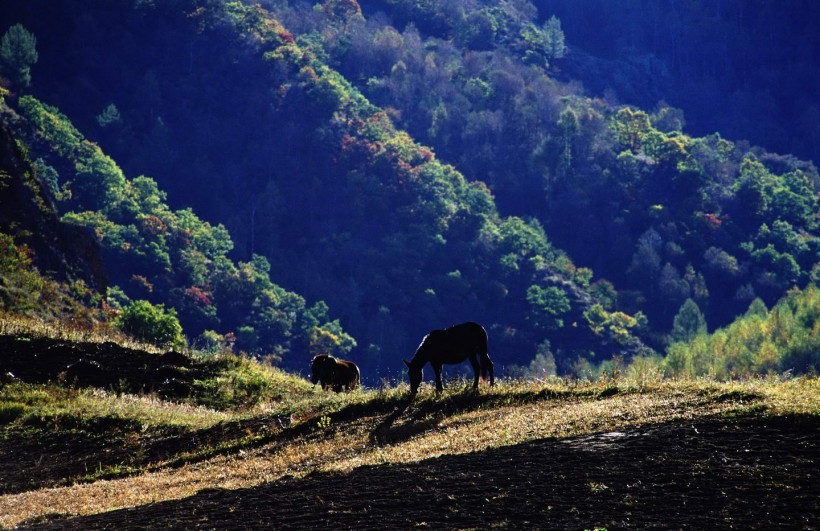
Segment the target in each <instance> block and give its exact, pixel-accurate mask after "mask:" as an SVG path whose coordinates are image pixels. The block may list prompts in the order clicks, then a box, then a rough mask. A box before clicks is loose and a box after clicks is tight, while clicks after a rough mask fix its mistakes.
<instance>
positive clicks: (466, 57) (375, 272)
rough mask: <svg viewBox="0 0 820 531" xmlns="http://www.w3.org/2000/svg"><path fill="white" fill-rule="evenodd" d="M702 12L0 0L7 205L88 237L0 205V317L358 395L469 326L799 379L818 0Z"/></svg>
mask: <svg viewBox="0 0 820 531" xmlns="http://www.w3.org/2000/svg"><path fill="white" fill-rule="evenodd" d="M697 5H699V4H697V3H684V2H672V1H669V2H641V1H638V2H592V1H590V2H560V1H556V2H538V3H537V5H534V4H531V3H529V2H527V1H524V0H519V1H509V2H490V1H483V0H476V1H473V2H453V1H434V2H416V1H412V0H382V1H377V0H374V1H365V0H363V1H361V2H358V3H357V2H356V0H325V1H324V2H321V3H317V4H311V3H307V2H287V1H284V0H283V1H269V2H264V7H262V6H259V5H254V3H251V2H247V3H244V2H237V1H234V2H229V1H219V0H173V1H162V2H159V1H157V2H154V1H151V0H138V1H134V2H131V1H129V2H125V1H122V2H110V1H103V0H67V1H61V2H59V3H56V4H55V3H53V2H46V1H45V0H28V1H23V0H11V1H7V2H5V3H4V9H3V11H2V13H0V32H3V33H4V35H3V40H2V43H0V76H2V77H0V86H2V87H3V88H2V91H3V92H2V99H3V103H2V109H1V110H2V113H0V118H1V119H2V127H3V129H2V131H3V135H4V146H5V147H4V150H5V154H4V158H3V168H2V172H3V173H2V174H0V175H2V176H3V180H2V181H0V184H2V183H7V185H6V186H5V187H4V188H2V189H0V194H5V195H3V196H0V199H6V198H8V197H10V196H9V194H10V193H11V192H10V190H12V188H14V187H11V186H9V185H8V183H17V184H15V186H16V187H17V188H16V189H21V190H22V189H26V187H27V189H29V190H32V191H31V194H30V195H31V196H32V198H29V200H28V201H29V202H31V203H32V204H37V205H39V206H38V208H39V211H40V212H41V215H42V216H44V219H45V218H47V219H48V220H49V221H48V224H49V226H54V227H59V229H57V228H55V229H53V231H52V232H54V233H55V234H57V233H59V234H62V235H63V236H61V237H59V238H57V239H58V240H60V239H61V240H65V239H68V238H72V237H71V236H68V234H71V233H72V231H73V233H76V234H79V235H80V236H75V237H74V238H75V239H76V240H78V241H84V242H87V244H86V245H84V246H82V254H80V249H79V248H74V249H72V248H71V246H69V245H64V247H66V248H65V249H62V250H60V252H57V251H55V247H54V246H53V245H52V246H47V245H44V244H43V243H42V242H39V241H38V240H37V235H36V231H33V230H32V229H31V227H30V226H26V224H25V223H22V220H23V219H31V216H32V214H31V212H30V211H29V212H22V211H21V212H20V213H18V214H16V218H13V217H12V216H8V218H9V219H6V216H4V217H3V218H2V219H0V221H2V226H0V231H2V233H3V234H2V237H3V240H2V241H0V243H2V244H3V246H2V248H0V253H2V256H0V267H2V268H3V269H2V271H3V284H4V285H3V288H4V289H3V290H2V291H0V294H3V297H2V298H0V303H1V304H2V308H3V309H4V310H7V311H19V312H23V313H30V314H36V313H37V312H45V310H44V305H43V304H40V303H38V301H44V300H54V301H62V302H60V303H59V307H60V308H64V311H65V312H69V313H71V314H72V315H77V314H79V313H81V310H79V309H78V308H77V307H75V306H74V304H75V303H74V302H72V303H69V302H66V301H67V300H73V301H80V302H81V303H82V304H83V305H84V307H85V308H86V310H83V312H85V313H83V316H84V317H83V320H84V321H89V322H91V321H93V322H98V321H99V322H105V321H110V322H112V323H114V324H115V326H118V327H120V328H121V329H122V330H124V331H126V332H128V333H131V334H132V335H137V336H139V335H142V339H145V340H149V341H154V342H159V343H163V344H170V345H177V346H181V345H183V344H185V343H188V344H191V345H195V346H198V347H200V348H204V349H208V348H214V349H218V348H232V349H234V350H236V351H237V352H245V353H248V354H251V355H254V356H257V357H266V358H268V359H270V360H271V361H272V362H274V363H277V364H281V365H283V366H284V367H287V368H291V369H294V370H300V369H301V370H304V369H305V368H306V366H307V363H308V361H309V359H310V357H311V356H313V355H315V354H317V353H325V352H326V353H332V354H338V355H342V356H346V357H350V358H351V359H355V360H356V361H357V362H359V363H360V365H361V366H362V368H363V375H364V377H365V378H366V380H367V381H369V382H378V380H379V378H388V379H395V378H400V377H401V376H400V374H401V373H400V371H401V367H402V364H401V359H402V357H409V356H410V355H412V352H413V350H414V349H415V347H416V345H417V344H418V342H419V341H420V339H421V337H422V336H423V335H424V334H425V333H427V332H428V331H429V330H431V329H434V328H441V327H444V326H449V325H451V324H455V323H457V322H460V321H466V320H474V321H478V322H481V323H483V324H484V325H485V326H486V327H487V329H488V332H489V334H490V340H491V355H493V357H494V359H495V360H496V363H497V366H499V368H500V369H501V370H502V371H507V373H508V374H533V373H543V372H546V373H548V374H555V373H556V372H558V373H561V374H577V373H579V372H580V371H583V370H586V369H588V368H589V367H590V366H594V365H598V364H600V363H601V362H603V361H605V360H610V361H609V362H608V363H613V361H612V360H613V359H614V360H615V361H616V362H620V361H619V360H624V359H627V360H628V359H632V358H635V357H637V358H638V359H651V358H652V357H653V356H654V353H658V354H666V353H667V352H668V357H667V359H666V360H665V367H666V370H668V371H669V372H672V373H682V372H689V373H692V374H695V373H709V374H725V375H726V376H731V375H733V374H740V373H743V372H744V371H746V372H749V371H755V370H759V371H762V372H765V371H767V370H777V371H785V370H790V369H794V370H797V371H802V370H806V369H808V368H810V367H812V366H814V367H816V366H817V363H818V360H817V359H816V354H814V357H812V356H813V354H812V353H813V352H814V353H816V352H817V349H816V348H815V346H817V343H818V339H817V338H818V326H819V325H818V321H820V319H818V313H820V309H818V305H820V301H818V297H817V293H816V288H815V287H814V284H816V283H818V281H820V236H818V223H820V219H819V218H818V212H820V204H819V203H818V202H819V201H820V196H819V195H818V190H820V177H818V172H817V169H816V167H815V165H814V163H813V162H812V161H811V160H812V159H813V160H817V142H818V131H817V127H818V126H817V124H818V123H820V122H818V120H816V119H813V118H812V116H815V115H817V113H818V105H820V104H819V103H818V101H817V98H816V95H817V94H820V87H818V81H817V76H818V74H817V71H816V70H817V69H816V68H812V66H813V64H812V63H813V61H815V59H814V58H815V57H817V56H818V54H817V53H814V52H813V51H812V50H814V51H818V50H817V47H818V42H817V41H818V39H817V37H816V36H814V34H813V33H812V32H810V31H801V29H800V28H803V27H804V26H803V24H809V22H810V21H812V20H815V19H816V17H817V14H816V13H815V11H816V8H813V6H812V5H811V3H810V2H794V3H793V5H792V4H791V3H790V5H792V9H778V6H779V5H780V4H779V3H777V2H761V3H760V5H759V6H758V5H757V4H755V8H754V9H753V8H752V6H748V7H744V6H746V5H747V4H746V3H744V2H742V1H740V0H738V1H729V0H726V1H721V2H715V3H713V4H709V6H708V8H707V7H704V6H701V8H698V7H697ZM767 14H768V15H767ZM766 24H768V25H766ZM764 25H766V30H767V31H766V32H765V33H763V32H762V31H761V29H762V28H763V26H764ZM761 34H762V35H765V37H766V46H765V47H763V48H762V49H757V48H754V50H755V51H754V53H750V54H749V55H748V56H746V55H742V54H740V52H739V50H749V49H753V47H750V45H749V41H750V39H754V38H755V37H756V36H758V35H761ZM716 35H719V37H716ZM798 37H800V38H799V39H798ZM806 39H808V40H806ZM693 43H700V44H701V45H702V46H700V47H697V46H694V45H693ZM772 79H774V80H776V81H777V83H769V81H771V80H772ZM706 81H708V82H706ZM815 89H817V90H815ZM764 96H765V97H764ZM749 141H751V143H750V142H749ZM753 144H759V145H762V146H763V147H756V145H753ZM770 150H771V151H770ZM784 153H794V155H790V154H784ZM803 159H806V160H803ZM8 161H14V163H13V164H11V163H10V162H8ZM14 179H18V180H19V182H17V181H15V180H14ZM6 200H7V201H9V200H8V199H6ZM32 208H33V207H32ZM44 223H45V222H44ZM55 238H56V237H55ZM49 249H50V251H49ZM72 251H73V254H72ZM55 262H60V263H65V264H70V266H71V267H68V266H66V267H65V268H64V269H65V271H64V272H63V273H59V272H58V273H48V272H49V271H52V272H54V271H56V270H58V269H59V267H56V266H55V265H54V264H55ZM92 265H93V266H92ZM101 269H104V270H105V273H104V274H103V273H101V272H100V270H101ZM92 272H93V273H92ZM103 277H104V280H103ZM53 282H57V283H62V284H60V285H61V286H62V287H51V288H48V289H46V286H53V284H51V283H53ZM46 292H47V293H48V297H47V296H46ZM58 292H59V293H63V292H64V295H61V296H59V297H58V296H56V295H55V293H58ZM787 293H788V297H787V298H786V299H784V300H783V301H781V299H782V298H783V297H784V296H787ZM49 297H50V299H49ZM45 306H49V305H45ZM49 307H50V308H52V309H50V310H48V311H49V312H51V313H52V314H54V313H59V310H57V309H53V308H57V307H58V305H57V302H55V304H54V305H51V306H49ZM69 307H70V308H69ZM769 308H771V310H769ZM789 316H790V317H789ZM736 320H737V321H736ZM146 323H149V324H150V325H146ZM732 323H734V324H732ZM718 327H728V328H726V329H725V330H722V331H720V332H719V333H717V334H714V335H706V332H709V331H714V330H715V329H717V328H718ZM773 328H776V329H779V330H781V331H783V330H790V332H789V334H791V335H789V336H788V337H792V336H794V337H800V338H802V339H800V341H797V342H794V341H792V342H790V341H788V340H786V339H784V338H785V337H786V336H785V335H784V333H781V334H780V335H777V334H772V333H771V331H772V329H773ZM752 330H754V331H756V332H754V334H752V332H750V331H752ZM720 334H723V335H722V336H721V335H720ZM750 334H751V335H753V336H754V337H757V338H758V339H756V340H755V341H757V343H754V345H756V346H752V347H749V345H752V343H749V342H747V343H744V345H746V346H745V347H744V348H746V347H748V348H747V350H748V352H747V353H745V354H743V356H741V357H742V359H743V360H745V361H742V362H741V361H737V360H738V359H740V358H739V357H738V356H739V354H738V355H735V354H737V353H738V352H740V351H739V350H738V349H737V348H735V349H734V350H732V351H731V352H732V353H734V354H732V353H730V352H729V350H730V349H729V348H728V347H726V344H727V343H732V341H731V340H729V339H725V338H732V337H736V336H742V337H744V338H746V339H748V338H749V337H750ZM755 334H757V335H755ZM721 337H723V338H724V339H725V340H722V339H720V338H721ZM746 339H744V341H745V340H746ZM707 341H711V343H708V344H707V343H705V342H707ZM721 341H723V343H720V342H721ZM698 342H700V343H698ZM734 343H738V341H734ZM704 345H706V346H704ZM718 345H723V346H721V347H719V346H718ZM789 345H790V346H789ZM786 346H789V348H786ZM761 348H762V351H761V350H760V349H761ZM721 349H722V350H721ZM789 349H790V350H789ZM709 351H714V352H718V351H719V352H722V353H723V354H721V355H720V356H718V355H715V356H714V359H712V360H705V359H704V357H708V352H709ZM753 351H754V352H753ZM744 352H746V351H744ZM760 352H766V353H767V354H763V353H760ZM718 365H719V366H720V367H718Z"/></svg>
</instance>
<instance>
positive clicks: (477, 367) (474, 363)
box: [470, 354, 481, 389]
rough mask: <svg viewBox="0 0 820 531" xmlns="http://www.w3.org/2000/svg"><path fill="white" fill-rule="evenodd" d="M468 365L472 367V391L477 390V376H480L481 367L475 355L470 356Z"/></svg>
mask: <svg viewBox="0 0 820 531" xmlns="http://www.w3.org/2000/svg"><path fill="white" fill-rule="evenodd" d="M470 365H472V366H473V389H478V375H479V374H481V366H480V365H479V364H478V358H477V357H476V355H475V354H471V355H470Z"/></svg>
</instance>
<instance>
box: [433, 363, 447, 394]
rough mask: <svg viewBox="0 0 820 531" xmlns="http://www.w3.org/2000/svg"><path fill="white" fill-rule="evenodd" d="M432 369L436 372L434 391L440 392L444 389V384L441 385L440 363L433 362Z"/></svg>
mask: <svg viewBox="0 0 820 531" xmlns="http://www.w3.org/2000/svg"><path fill="white" fill-rule="evenodd" d="M433 371H435V373H436V392H437V393H440V392H442V391H443V390H444V386H443V385H441V364H440V363H439V364H437V365H436V364H433Z"/></svg>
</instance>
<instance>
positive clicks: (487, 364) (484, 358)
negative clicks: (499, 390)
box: [481, 352, 495, 385]
mask: <svg viewBox="0 0 820 531" xmlns="http://www.w3.org/2000/svg"><path fill="white" fill-rule="evenodd" d="M481 366H482V372H483V371H487V372H489V373H490V385H493V384H494V383H495V374H494V373H493V360H491V359H490V355H489V354H487V353H486V352H485V353H484V354H482V355H481Z"/></svg>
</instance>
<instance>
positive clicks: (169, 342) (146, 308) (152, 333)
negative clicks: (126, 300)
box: [114, 300, 185, 348]
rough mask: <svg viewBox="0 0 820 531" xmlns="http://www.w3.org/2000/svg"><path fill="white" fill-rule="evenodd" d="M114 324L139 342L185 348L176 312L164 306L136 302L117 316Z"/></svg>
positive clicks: (142, 301) (141, 301) (143, 301)
mask: <svg viewBox="0 0 820 531" xmlns="http://www.w3.org/2000/svg"><path fill="white" fill-rule="evenodd" d="M114 324H115V325H116V326H117V328H119V329H120V330H122V331H123V332H125V333H126V334H128V335H129V336H131V337H133V338H135V339H137V340H139V341H145V342H146V343H151V344H153V345H157V346H159V347H163V348H181V347H184V346H185V338H184V337H183V335H182V325H180V324H179V319H177V313H176V310H174V309H173V308H169V309H167V310H166V309H165V305H163V304H158V305H156V306H155V305H153V304H151V303H150V302H148V301H145V300H138V301H134V302H132V303H131V304H130V305H128V306H126V307H125V309H124V310H123V311H122V313H121V314H120V315H119V316H117V319H116V320H115V322H114Z"/></svg>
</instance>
